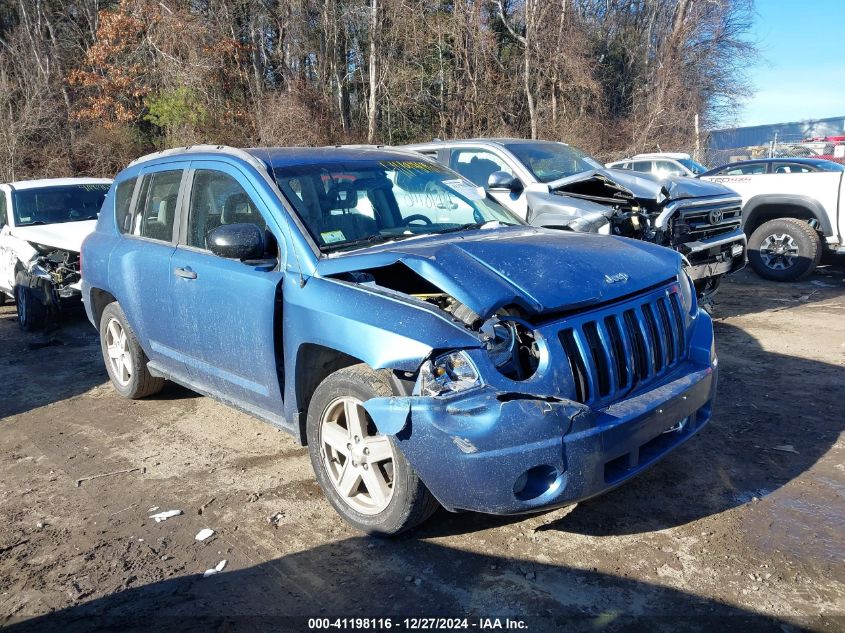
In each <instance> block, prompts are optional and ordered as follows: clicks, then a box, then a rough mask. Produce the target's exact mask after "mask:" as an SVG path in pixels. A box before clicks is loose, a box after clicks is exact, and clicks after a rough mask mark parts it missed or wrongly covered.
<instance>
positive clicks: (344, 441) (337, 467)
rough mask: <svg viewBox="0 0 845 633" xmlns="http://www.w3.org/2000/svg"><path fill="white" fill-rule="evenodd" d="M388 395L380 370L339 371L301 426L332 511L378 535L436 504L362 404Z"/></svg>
mask: <svg viewBox="0 0 845 633" xmlns="http://www.w3.org/2000/svg"><path fill="white" fill-rule="evenodd" d="M392 395H394V394H393V390H392V388H391V386H390V382H389V380H388V378H387V377H386V375H385V374H384V373H383V372H375V371H373V370H372V369H370V368H369V367H367V366H366V365H353V366H352V367H346V368H344V369H340V370H338V371H336V372H334V373H333V374H331V375H329V376H328V377H327V378H326V379H325V380H324V381H323V382H322V383H320V385H319V386H318V387H317V389H316V390H315V391H314V395H313V397H312V398H311V402H310V404H309V406H308V418H307V422H306V429H305V430H306V436H307V439H308V452H309V454H310V456H311V465H312V466H313V468H314V473H315V475H316V477H317V483H319V484H320V487H321V488H322V489H323V492H324V493H325V495H326V497H327V498H328V500H329V502H330V503H331V504H332V506H333V507H334V509H335V510H336V511H337V513H338V514H340V516H341V517H343V519H344V520H346V521H347V522H348V523H350V524H351V525H353V526H354V527H356V528H358V529H359V530H361V531H363V532H366V533H368V534H374V535H383V536H388V535H393V534H398V533H399V532H402V531H404V530H408V529H410V528H412V527H414V526H416V525H418V524H420V523H422V522H423V521H425V520H426V519H427V518H429V517H430V516H431V515H432V514H433V513H434V511H435V510H436V509H437V507H438V504H437V501H436V500H435V499H434V497H433V496H432V494H431V493H430V492H429V491H428V488H426V487H425V484H423V482H422V481H421V480H420V478H419V477H418V476H417V474H416V472H415V471H414V470H413V468H411V465H410V464H409V463H408V461H407V460H406V459H405V456H404V455H403V454H402V451H400V450H399V448H398V446H397V444H396V440H395V439H394V438H393V437H390V436H386V435H382V434H381V433H379V432H378V430H377V429H376V427H375V424H374V423H373V420H372V419H371V418H370V416H369V415H368V414H367V412H366V411H365V410H364V408H363V406H362V404H363V403H364V402H366V401H367V400H369V399H370V398H377V397H382V396H392Z"/></svg>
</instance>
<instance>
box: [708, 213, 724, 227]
mask: <svg viewBox="0 0 845 633" xmlns="http://www.w3.org/2000/svg"><path fill="white" fill-rule="evenodd" d="M724 215H725V214H724V212H723V211H722V210H721V209H713V210H712V211H711V212H710V224H719V223H721V221H722V218H723V217H724Z"/></svg>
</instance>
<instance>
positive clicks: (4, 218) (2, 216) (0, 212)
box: [0, 191, 9, 229]
mask: <svg viewBox="0 0 845 633" xmlns="http://www.w3.org/2000/svg"><path fill="white" fill-rule="evenodd" d="M8 223H9V214H8V213H7V212H6V192H5V191H0V229H2V228H3V227H4V226H6V225H7V224H8Z"/></svg>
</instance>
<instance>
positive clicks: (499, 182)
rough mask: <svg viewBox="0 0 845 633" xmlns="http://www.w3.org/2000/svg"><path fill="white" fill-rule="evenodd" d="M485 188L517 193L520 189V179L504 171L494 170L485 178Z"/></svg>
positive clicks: (521, 187)
mask: <svg viewBox="0 0 845 633" xmlns="http://www.w3.org/2000/svg"><path fill="white" fill-rule="evenodd" d="M487 189H488V190H489V191H511V192H513V193H518V192H520V191H522V189H523V186H522V181H521V180H520V179H519V178H517V177H516V176H513V175H511V174H509V173H508V172H506V171H494V172H493V173H492V174H490V176H489V177H488V178H487Z"/></svg>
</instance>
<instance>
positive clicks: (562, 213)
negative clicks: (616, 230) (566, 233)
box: [525, 191, 613, 233]
mask: <svg viewBox="0 0 845 633" xmlns="http://www.w3.org/2000/svg"><path fill="white" fill-rule="evenodd" d="M525 195H526V198H527V200H528V223H529V224H531V225H533V226H542V227H550V228H560V227H566V228H568V229H571V230H573V231H578V232H581V233H596V232H598V230H599V229H600V228H601V227H603V226H604V225H605V224H607V223H608V222H609V221H610V216H611V215H613V209H611V208H609V207H607V206H604V205H601V204H598V203H596V202H592V201H590V200H579V199H577V198H571V197H569V196H561V195H556V194H553V193H549V192H545V191H528V192H526V194H525Z"/></svg>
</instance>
